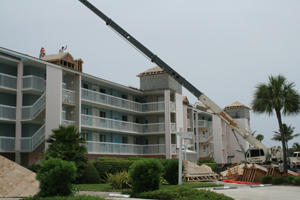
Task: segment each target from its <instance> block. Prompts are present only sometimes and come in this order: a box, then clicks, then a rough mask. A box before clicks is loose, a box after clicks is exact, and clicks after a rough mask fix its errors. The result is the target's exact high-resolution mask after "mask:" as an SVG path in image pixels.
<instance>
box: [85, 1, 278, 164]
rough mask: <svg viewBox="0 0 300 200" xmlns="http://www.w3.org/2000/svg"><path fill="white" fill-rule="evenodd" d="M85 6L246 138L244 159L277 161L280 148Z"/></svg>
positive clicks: (105, 17) (96, 11) (113, 24)
mask: <svg viewBox="0 0 300 200" xmlns="http://www.w3.org/2000/svg"><path fill="white" fill-rule="evenodd" d="M79 1H80V2H81V3H83V4H84V5H85V6H86V7H87V8H89V9H90V10H91V11H93V12H94V13H95V14H96V15H98V16H99V17H100V18H101V19H102V20H104V21H105V23H106V25H107V26H109V27H110V28H112V29H113V30H114V31H115V32H116V33H117V34H118V35H120V36H121V37H122V38H123V39H125V40H126V41H127V42H129V43H130V44H131V45H133V46H134V47H135V48H136V49H137V50H138V51H139V52H140V53H142V54H143V55H144V56H146V57H147V58H149V59H150V60H151V62H153V63H155V64H157V65H158V66H159V67H160V68H162V69H163V70H164V71H166V72H167V73H168V74H169V75H170V76H171V77H173V78H174V79H175V80H176V81H178V82H179V83H180V84H181V85H182V86H183V87H185V88H186V89H187V90H189V91H190V92H191V93H192V94H193V95H194V96H196V97H197V98H198V100H199V101H201V102H202V103H203V104H205V106H206V107H207V108H209V109H211V110H212V111H213V112H214V113H215V114H216V115H218V116H219V117H220V118H222V119H223V120H224V121H225V122H226V123H227V124H229V125H230V126H231V127H232V129H234V130H235V131H236V132H237V133H238V134H240V135H241V136H242V137H243V138H244V139H245V140H247V141H248V142H249V143H250V144H251V145H252V146H253V148H251V149H249V150H248V151H247V152H246V155H245V157H246V160H247V161H248V162H250V163H265V162H267V161H273V162H278V161H279V160H280V159H281V149H276V148H274V147H273V148H271V149H268V148H267V147H266V146H265V145H263V144H262V143H261V142H259V141H258V140H257V139H256V138H255V137H254V136H253V135H252V134H251V133H250V131H248V130H246V129H245V128H244V127H243V126H241V125H240V124H239V123H238V122H237V121H236V120H234V119H233V118H232V117H230V115H228V114H227V113H226V112H224V111H223V110H222V109H221V108H220V107H219V106H218V105H217V104H215V103H214V102H213V101H212V100H211V99H210V98H208V97H207V96H206V95H205V94H204V93H202V92H200V91H199V90H198V89H197V88H195V87H194V86H193V85H192V84H190V83H189V82H188V81H187V80H186V79H184V78H183V77H182V76H181V75H179V74H178V73H177V72H176V71H175V70H173V69H172V68H171V67H170V66H169V65H167V64H166V63H165V62H164V61H163V60H161V59H160V58H159V57H158V56H157V55H155V54H153V53H152V52H151V51H150V50H149V49H147V48H146V47H145V46H144V45H142V44H141V43H140V42H139V41H137V40H136V39H135V38H134V37H132V35H130V34H129V33H127V32H126V31H125V30H124V29H123V28H121V27H120V26H119V25H118V24H116V23H115V22H114V21H113V20H111V19H110V18H108V17H107V16H106V15H105V14H103V13H102V12H101V11H100V10H98V9H97V8H96V7H95V6H93V5H92V4H91V3H89V2H88V1H87V0H79Z"/></svg>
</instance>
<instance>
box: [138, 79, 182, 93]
mask: <svg viewBox="0 0 300 200" xmlns="http://www.w3.org/2000/svg"><path fill="white" fill-rule="evenodd" d="M140 89H141V90H142V91H154V90H173V91H175V92H176V93H178V94H182V86H181V85H180V84H179V83H178V82H177V81H175V80H174V79H173V78H172V77H170V76H169V75H168V74H156V75H151V76H142V77H140Z"/></svg>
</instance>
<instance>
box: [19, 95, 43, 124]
mask: <svg viewBox="0 0 300 200" xmlns="http://www.w3.org/2000/svg"><path fill="white" fill-rule="evenodd" d="M45 104H46V93H44V94H43V95H42V96H41V97H40V98H39V99H38V100H37V101H36V102H35V103H34V104H33V105H32V106H23V107H22V120H33V119H35V118H36V117H37V116H38V115H39V114H40V113H41V112H42V111H43V110H44V109H45Z"/></svg>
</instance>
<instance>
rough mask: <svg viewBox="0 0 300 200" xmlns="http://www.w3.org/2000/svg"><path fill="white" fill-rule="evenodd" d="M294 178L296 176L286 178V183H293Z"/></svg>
mask: <svg viewBox="0 0 300 200" xmlns="http://www.w3.org/2000/svg"><path fill="white" fill-rule="evenodd" d="M295 178H296V176H288V177H286V181H287V183H293V180H294V179H295Z"/></svg>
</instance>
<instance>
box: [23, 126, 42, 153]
mask: <svg viewBox="0 0 300 200" xmlns="http://www.w3.org/2000/svg"><path fill="white" fill-rule="evenodd" d="M44 140H45V125H43V126H42V127H41V128H40V129H39V130H37V132H35V134H34V135H33V136H32V137H22V138H21V151H33V150H34V149H35V148H36V147H38V146H39V145H40V144H41V142H43V141H44Z"/></svg>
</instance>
